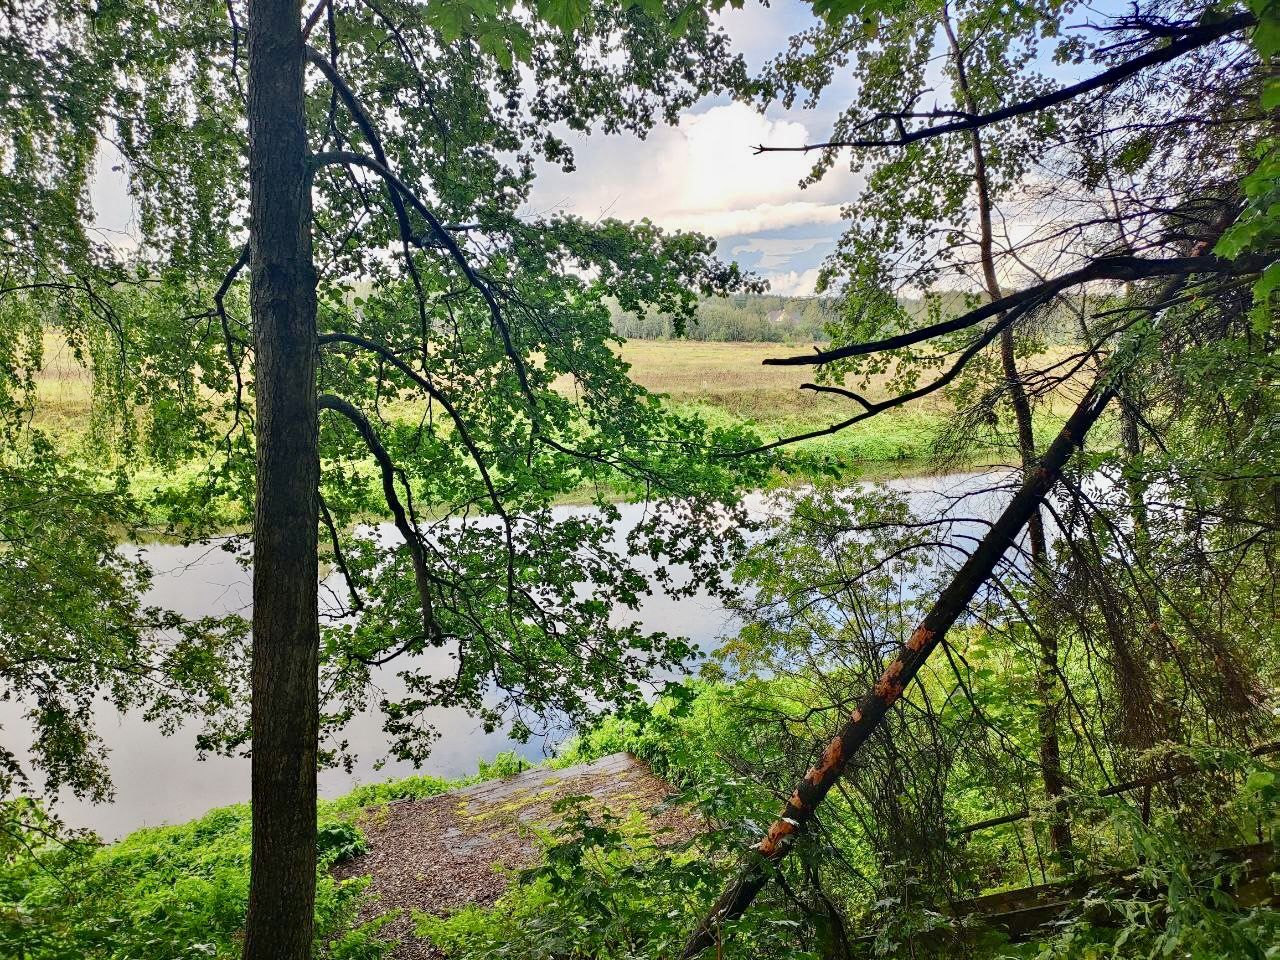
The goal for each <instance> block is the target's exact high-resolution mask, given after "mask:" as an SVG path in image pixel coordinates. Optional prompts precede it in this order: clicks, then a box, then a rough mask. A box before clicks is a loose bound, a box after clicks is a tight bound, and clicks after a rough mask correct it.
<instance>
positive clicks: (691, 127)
mask: <svg viewBox="0 0 1280 960" xmlns="http://www.w3.org/2000/svg"><path fill="white" fill-rule="evenodd" d="M810 139H811V136H810V134H809V131H808V130H807V129H806V128H805V126H804V125H803V124H801V123H798V122H796V121H793V120H774V119H770V118H768V117H766V116H763V115H761V114H760V113H757V112H756V111H755V110H753V109H752V108H750V107H748V106H746V105H744V104H740V103H731V104H722V105H718V106H713V107H709V108H707V109H704V110H701V111H686V112H685V113H683V114H682V115H681V117H680V121H679V124H678V125H677V126H675V127H662V128H659V129H657V130H655V131H654V132H653V133H652V134H651V135H650V136H649V138H648V139H647V140H639V139H637V138H635V137H631V136H627V137H608V138H605V137H594V138H584V139H583V140H581V141H580V142H579V143H578V144H577V145H576V148H575V149H576V152H577V156H578V169H577V171H576V172H575V173H572V174H568V175H565V174H562V173H559V172H558V171H552V170H544V171H543V176H542V177H541V178H540V181H539V184H538V186H537V188H536V189H535V194H534V199H533V203H532V206H533V207H534V208H535V209H548V208H550V209H566V210H568V211H569V212H571V213H575V214H577V215H579V216H582V217H586V218H589V219H595V218H597V217H603V216H611V217H617V218H619V219H622V220H638V219H640V218H641V217H648V218H649V219H650V220H653V221H654V222H655V223H657V224H659V225H660V226H663V227H666V228H667V229H672V230H698V231H701V232H704V233H708V234H711V235H713V236H721V237H725V236H734V235H740V234H747V233H757V232H761V231H766V230H777V229H782V228H785V227H795V226H802V225H805V224H833V223H838V222H839V221H840V209H841V202H842V201H843V200H845V199H847V198H848V197H850V196H851V195H853V193H854V191H853V189H852V186H853V185H852V179H853V178H852V176H851V175H850V174H849V173H848V172H847V171H845V170H844V169H837V170H834V171H832V172H831V173H829V174H828V175H827V177H826V178H825V179H824V180H823V181H822V182H821V183H819V184H817V185H815V186H814V187H811V188H809V189H808V190H806V191H803V192H801V191H800V190H799V188H798V186H797V183H798V182H799V181H800V180H801V179H802V178H803V177H804V176H805V175H806V174H807V173H808V172H809V169H810V167H811V165H812V159H813V158H812V157H810V158H806V157H805V156H804V155H803V154H799V153H766V154H760V155H756V154H754V153H753V152H752V148H753V147H755V146H756V145H757V144H761V143H764V144H776V145H794V144H801V143H805V142H807V141H809V140H810Z"/></svg>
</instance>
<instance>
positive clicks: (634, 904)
mask: <svg viewBox="0 0 1280 960" xmlns="http://www.w3.org/2000/svg"><path fill="white" fill-rule="evenodd" d="M558 810H559V813H561V814H562V815H563V816H564V822H563V823H562V824H561V825H560V826H559V827H557V828H556V829H555V831H553V832H552V833H551V834H550V835H548V836H547V837H546V838H545V850H544V857H543V862H542V863H541V864H540V865H539V866H537V867H534V868H532V869H530V870H527V871H525V872H524V873H523V874H522V875H521V877H520V878H519V882H518V883H517V885H516V886H514V887H513V888H512V890H511V891H510V892H508V893H507V894H506V895H505V896H504V897H503V899H502V900H500V901H499V902H498V903H497V904H496V905H495V906H494V907H493V908H492V909H489V910H483V909H479V908H474V907H472V908H466V909H464V910H461V911H459V912H457V913H455V914H453V915H452V916H450V917H447V918H443V919H441V918H437V917H432V916H426V915H421V914H419V915H418V916H417V924H418V932H419V934H421V935H424V936H426V937H428V938H429V939H431V940H432V941H433V942H434V943H435V944H436V945H437V946H439V947H441V948H442V949H444V950H445V951H446V952H447V953H448V955H449V956H451V957H457V958H459V960H499V958H516V957H519V958H530V960H573V958H584V960H585V958H588V957H590V958H596V960H605V958H609V960H613V958H616V960H640V958H652V960H659V958H668V957H672V956H676V955H678V954H679V951H680V949H681V946H682V944H683V942H684V937H685V935H686V934H687V931H688V928H689V925H690V924H691V923H693V922H694V921H695V920H696V918H697V915H698V910H699V909H700V908H701V907H702V906H703V905H704V904H705V903H706V902H707V900H708V899H709V897H710V896H711V895H713V894H714V892H715V885H716V883H717V881H718V877H719V872H718V870H717V868H716V865H715V862H714V861H713V860H711V859H708V856H707V850H706V849H703V848H700V847H699V846H698V845H697V844H694V843H679V844H674V845H663V844H661V843H660V842H659V841H658V840H655V838H654V837H653V836H651V835H649V834H648V833H647V831H646V830H645V829H644V828H643V826H642V824H641V823H640V822H639V820H638V817H633V818H632V819H631V820H627V821H624V820H621V819H619V818H618V817H616V816H613V815H612V814H609V813H608V812H604V813H599V814H596V813H593V812H592V811H591V810H590V808H589V807H588V806H587V804H586V803H585V802H584V798H580V797H570V798H567V800H566V801H562V802H561V803H560V804H559V805H558ZM798 927H799V924H798V922H797V921H795V920H792V919H789V918H787V917H785V916H779V915H776V914H773V913H772V912H770V911H764V912H762V913H761V914H758V915H755V916H753V917H752V918H751V920H750V921H749V922H747V923H742V924H737V925H734V927H733V928H732V929H726V930H725V931H723V934H724V944H723V949H724V951H725V952H726V955H729V956H734V957H743V958H752V957H777V956H783V955H785V956H787V957H793V958H796V960H804V958H809V957H814V956H816V954H814V953H812V952H810V951H808V950H806V949H804V948H803V947H799V948H798V947H797V945H796V942H795V938H796V934H797V932H798Z"/></svg>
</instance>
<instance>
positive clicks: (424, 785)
mask: <svg viewBox="0 0 1280 960" xmlns="http://www.w3.org/2000/svg"><path fill="white" fill-rule="evenodd" d="M522 765H524V764H523V762H522V761H520V760H518V759H517V758H516V757H515V756H514V754H510V753H505V754H500V755H499V756H497V757H495V758H494V760H493V761H492V762H489V763H485V762H483V761H482V762H481V764H480V771H479V773H478V774H476V775H473V776H471V777H465V778H462V779H460V780H452V781H451V780H444V779H441V778H438V777H426V776H413V777H407V778H404V779H402V780H396V781H389V782H386V783H378V784H367V785H364V786H361V787H357V788H356V789H355V790H353V791H352V792H351V793H348V794H346V795H345V796H342V797H337V798H335V799H333V800H324V801H321V803H320V805H319V811H318V813H319V821H320V825H319V829H318V834H317V851H316V852H317V880H318V885H319V890H318V894H317V903H316V929H317V934H316V944H317V954H318V956H322V957H326V958H330V960H378V958H381V957H383V956H385V955H386V953H387V951H388V950H389V949H390V944H389V942H388V940H387V938H386V936H385V935H384V934H380V932H379V931H381V930H382V928H383V927H385V926H386V924H387V923H388V922H390V921H391V920H392V919H394V914H390V915H384V916H382V917H379V918H377V919H375V920H373V921H370V922H358V921H357V917H356V914H357V911H358V910H359V908H360V906H361V904H362V903H363V902H364V897H365V895H364V892H363V891H364V889H365V887H366V885H367V880H366V879H362V878H358V877H357V878H354V879H350V880H336V879H335V878H334V877H333V876H332V874H331V873H330V868H331V867H332V866H334V865H335V864H339V863H343V862H345V861H347V860H350V859H353V858H355V857H358V856H359V855H360V854H361V853H363V852H364V851H365V849H366V845H365V839H364V835H363V833H362V832H361V830H360V828H359V826H358V824H357V822H356V821H357V819H358V818H359V816H361V815H362V814H365V813H367V812H370V811H373V810H376V808H377V807H378V806H379V805H381V804H385V803H389V802H391V801H393V800H402V799H409V798H424V797H430V796H435V795H436V794H439V793H443V792H445V791H446V790H452V789H456V788H457V787H460V786H465V785H468V784H471V783H476V782H479V781H480V780H484V779H490V778H494V777H501V776H505V775H508V774H509V772H511V771H512V770H513V769H514V768H515V767H517V766H522ZM0 817H2V819H0V953H3V955H4V956H15V957H24V958H27V960H63V958H66V960H71V958H80V957H94V958H102V960H169V958H173V957H188V956H192V957H196V956H210V957H226V958H230V957H236V956H239V952H240V937H241V935H242V930H243V926H244V916H245V906H246V903H247V896H248V882H249V854H250V847H249V841H250V826H251V822H250V811H249V808H248V806H246V805H243V804H241V805H237V806H232V807H224V808H221V809H218V810H213V811H210V812H209V813H207V814H206V815H205V816H203V817H201V818H200V819H198V820H195V821H192V822H191V823H187V824H182V825H180V826H165V827H149V828H146V829H143V830H138V831H135V832H134V833H132V834H130V835H129V836H127V837H125V838H124V839H122V840H120V841H119V842H117V843H112V844H106V845H104V844H102V843H101V842H100V841H98V840H97V838H96V837H93V836H92V835H88V834H84V833H74V832H68V831H67V830H65V828H63V827H62V826H61V825H60V824H59V823H58V822H57V821H56V820H54V819H52V818H50V817H49V816H48V815H47V814H46V813H45V812H44V810H43V809H42V808H41V807H40V806H39V805H38V804H36V803H35V802H34V801H32V800H30V799H26V798H18V799H15V800H11V801H8V802H6V803H5V804H4V805H3V806H0Z"/></svg>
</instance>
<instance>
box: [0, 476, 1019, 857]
mask: <svg viewBox="0 0 1280 960" xmlns="http://www.w3.org/2000/svg"><path fill="white" fill-rule="evenodd" d="M999 479H1000V478H999V476H998V475H993V474H992V473H989V472H988V473H965V474H950V475H946V476H926V477H910V478H902V479H895V480H885V481H879V482H881V483H883V484H884V485H885V486H887V487H889V488H891V489H895V490H899V491H901V492H902V493H904V494H906V495H907V496H908V498H909V499H910V501H911V503H912V506H913V508H914V509H915V510H916V511H917V512H918V513H921V514H926V515H935V516H936V515H946V514H950V515H954V516H974V517H981V518H984V519H992V518H993V517H994V515H995V513H997V512H998V511H999V509H1000V507H1001V506H1002V504H1003V501H1004V499H1005V497H1004V495H1002V494H1000V493H993V492H992V486H993V485H994V484H998V483H999ZM761 507H762V501H759V500H757V502H756V508H757V509H760V508H761ZM558 509H559V510H562V511H563V512H564V513H566V514H567V513H569V512H571V511H580V510H583V509H586V508H581V507H564V508H558ZM620 509H621V513H622V522H621V525H620V531H625V530H626V529H628V528H629V527H630V526H632V525H633V524H635V523H636V522H637V521H638V520H639V518H640V516H641V512H642V510H643V508H642V507H639V506H622V507H621V508H620ZM962 530H963V532H965V533H967V534H969V535H974V534H976V535H978V536H981V533H982V532H983V531H982V527H981V525H979V524H958V525H957V531H958V532H959V531H962ZM621 535H622V533H621V532H620V534H619V536H621ZM130 549H139V550H142V551H144V552H145V555H146V557H147V560H148V562H149V563H150V564H151V566H152V568H153V569H154V571H155V580H154V584H153V586H152V589H151V591H150V594H149V595H148V597H147V602H148V603H150V604H154V605H157V606H163V607H167V608H170V609H173V610H175V611H177V612H179V613H181V614H184V615H185V616H188V617H201V616H220V615H225V614H228V613H238V614H241V615H242V616H245V617H247V616H248V615H249V612H250V599H251V590H250V583H251V576H250V571H249V569H248V568H247V566H245V565H244V564H243V563H242V562H241V561H240V560H239V559H238V558H237V557H236V556H235V555H234V554H231V553H228V552H227V551H225V550H223V549H221V548H220V547H217V546H209V545H197V546H186V547H184V546H177V545H172V544H151V545H147V546H145V547H134V548H130ZM332 586H334V588H335V589H337V584H336V583H335V584H333V585H332ZM635 619H637V620H638V621H639V622H640V623H641V624H643V626H644V627H645V628H647V629H648V630H653V631H658V630H660V631H665V632H667V633H670V634H673V635H681V636H685V637H688V638H689V639H691V640H693V641H694V642H695V643H696V644H697V645H698V646H699V647H701V648H702V649H703V650H710V649H714V647H715V646H717V645H718V642H719V640H720V638H723V637H725V636H726V635H729V634H731V633H732V632H733V631H734V629H735V623H734V621H733V619H732V617H731V616H730V615H729V614H728V613H727V611H725V610H724V609H723V608H722V607H721V606H720V605H719V604H718V603H717V602H715V601H713V600H712V599H711V598H709V597H707V596H705V595H697V596H693V597H689V598H684V599H679V600H673V599H671V598H669V597H665V596H661V595H659V596H653V597H650V598H648V599H647V600H646V601H645V602H644V604H643V605H642V606H641V608H640V610H639V611H638V613H637V614H636V615H635ZM448 656H449V654H448V652H447V651H446V650H440V651H431V652H429V653H427V654H425V655H424V656H423V657H422V658H421V659H420V660H419V662H418V664H415V666H418V667H420V668H421V669H423V670H426V671H431V672H438V671H442V670H448V669H450V665H449V664H448V663H447V658H448ZM396 669H399V668H393V669H389V670H387V671H386V672H385V673H384V675H383V676H382V677H380V678H379V685H380V686H382V687H384V688H385V689H387V690H388V691H389V692H390V693H392V694H394V693H395V692H396V688H397V686H398V685H399V681H398V680H397V678H396V677H395V670H396ZM427 719H428V720H429V721H430V722H431V723H432V724H433V725H434V726H435V727H436V729H437V730H438V731H439V733H440V737H439V739H438V740H437V741H436V743H435V744H434V746H433V749H432V753H431V757H430V758H429V760H428V761H427V763H426V765H425V766H424V767H423V768H422V770H420V771H415V770H414V768H413V767H412V765H411V764H409V763H406V762H403V761H398V760H394V759H388V758H387V757H386V756H385V749H386V742H385V736H384V734H383V732H382V729H381V716H380V715H379V714H378V712H377V711H376V710H375V711H372V712H369V713H365V714H363V715H361V716H359V717H357V718H356V719H354V720H353V721H352V722H351V724H349V725H348V727H347V728H346V730H345V731H344V733H343V738H344V739H346V740H347V741H348V742H349V743H350V745H351V747H352V750H353V752H354V753H355V754H356V757H357V760H356V763H355V765H354V767H353V769H352V770H351V771H349V772H348V771H346V770H342V769H335V770H326V771H323V772H321V774H320V792H321V795H322V796H336V795H339V794H342V793H345V792H347V791H349V790H350V789H351V788H352V787H353V786H355V785H356V784H360V783H368V782H376V781H380V780H387V779H392V778H396V777H401V776H406V775H408V774H410V773H414V772H425V773H431V774H435V775H437V776H444V777H456V776H461V775H464V774H468V773H472V772H474V771H475V769H476V764H477V761H478V760H480V759H483V758H489V757H492V756H493V755H494V754H496V753H499V752H500V751H503V750H509V749H514V750H516V751H518V752H519V753H521V754H522V755H524V756H526V757H529V758H531V759H538V758H540V757H541V756H542V755H543V754H544V753H545V752H546V751H547V750H549V749H550V748H551V747H553V746H554V745H555V742H556V740H557V737H558V736H560V735H562V734H563V731H557V730H554V729H553V730H552V731H551V732H550V735H549V736H548V737H545V738H542V739H535V740H534V741H531V742H529V743H526V744H519V743H516V742H515V741H513V740H511V739H510V738H509V737H508V736H507V735H506V734H505V733H503V732H500V731H498V732H493V733H486V732H485V731H484V730H483V729H482V727H481V725H480V723H479V722H478V721H477V720H475V719H474V718H472V717H470V716H468V715H467V714H466V713H465V712H463V711H462V710H458V709H444V708H439V709H436V710H434V711H431V713H430V714H429V715H428V717H427ZM98 730H99V733H100V735H101V736H102V737H103V739H104V740H105V741H106V743H107V745H108V747H109V748H110V750H111V756H110V761H109V768H110V771H111V776H112V779H113V781H114V783H115V788H116V795H115V799H114V801H113V802H111V803H107V804H100V805H92V804H87V803H84V802H82V801H78V800H76V799H75V798H74V797H70V796H66V797H63V798H61V799H60V801H59V810H60V812H61V815H62V816H63V818H64V819H65V820H66V821H67V822H68V823H69V824H71V825H74V826H81V827H89V828H92V829H94V830H96V831H97V832H98V833H100V834H101V835H102V836H104V837H106V838H116V837H119V836H122V835H123V834H125V833H128V832H129V831H131V830H134V829H137V828H138V827H142V826H154V825H158V824H162V823H178V822H182V821H184V820H189V819H191V818H193V817H197V816H199V815H200V814H202V813H204V812H205V811H206V810H208V809H210V808H212V807H217V806H222V805H225V804H230V803H238V802H241V801H244V800H246V799H247V798H248V790H249V761H248V760H247V759H245V758H230V757H219V756H209V757H206V758H204V759H202V760H198V759H197V757H196V755H195V750H194V747H193V744H192V740H193V736H194V732H193V731H189V730H179V731H178V732H176V733H175V734H174V735H172V736H168V737H166V736H164V735H162V734H161V733H160V731H159V730H158V729H157V728H156V727H155V726H154V725H151V724H148V723H145V722H144V721H143V720H142V719H141V717H140V715H139V714H137V713H130V714H125V715H120V714H119V713H117V712H116V711H115V710H113V709H110V708H103V709H102V710H100V711H99V716H98ZM0 742H3V744H4V746H5V747H7V748H8V749H11V750H13V751H14V752H15V753H17V754H18V755H19V756H23V755H24V754H25V753H26V752H27V750H28V749H29V747H30V734H29V731H28V730H27V728H26V725H25V722H24V720H23V718H22V708H21V705H19V704H14V703H0Z"/></svg>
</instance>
